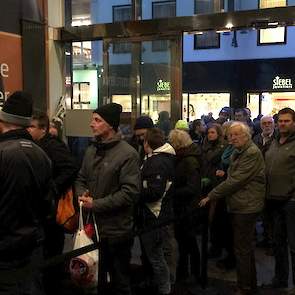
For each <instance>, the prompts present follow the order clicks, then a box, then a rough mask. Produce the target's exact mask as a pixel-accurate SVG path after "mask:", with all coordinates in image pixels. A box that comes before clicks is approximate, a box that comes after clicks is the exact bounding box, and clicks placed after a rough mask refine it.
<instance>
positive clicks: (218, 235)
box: [210, 199, 234, 257]
mask: <svg viewBox="0 0 295 295" xmlns="http://www.w3.org/2000/svg"><path fill="white" fill-rule="evenodd" d="M210 239H211V245H212V247H213V248H216V249H223V248H224V249H226V251H227V254H228V256H230V257H233V256H234V248H233V229H232V224H231V216H230V214H229V213H228V212H227V207H226V202H225V200H224V199H220V200H217V203H216V207H215V213H214V216H213V220H212V223H211V227H210Z"/></svg>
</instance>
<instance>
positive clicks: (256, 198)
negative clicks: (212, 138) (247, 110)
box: [200, 122, 265, 295]
mask: <svg viewBox="0 0 295 295" xmlns="http://www.w3.org/2000/svg"><path fill="white" fill-rule="evenodd" d="M229 136H230V138H231V142H232V145H233V146H234V147H235V150H234V152H233V154H232V157H231V163H230V166H229V169H228V171H227V173H228V175H227V178H226V180H225V181H223V182H222V183H221V184H219V185H218V186H217V187H215V188H214V189H213V190H212V191H211V192H210V193H209V194H208V196H207V197H206V198H204V199H203V200H202V201H201V202H200V206H205V205H206V203H207V202H209V201H210V200H216V199H219V198H226V202H227V206H228V210H229V212H230V213H231V218H232V226H233V231H234V251H235V255H236V260H237V287H238V289H237V291H236V293H235V295H250V294H251V295H253V294H254V293H255V291H256V288H257V279H256V267H255V257H254V247H253V246H252V240H253V237H254V233H255V223H256V218H257V216H258V215H259V213H260V212H261V210H262V209H263V206H264V198H265V173H264V160H263V156H262V153H261V151H260V150H259V149H258V148H257V146H256V145H255V144H254V143H253V142H252V140H251V133H250V130H249V127H248V126H246V125H245V124H244V123H242V122H235V123H233V124H232V125H231V126H230V127H229Z"/></svg>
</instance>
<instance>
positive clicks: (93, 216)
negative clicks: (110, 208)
mask: <svg viewBox="0 0 295 295" xmlns="http://www.w3.org/2000/svg"><path fill="white" fill-rule="evenodd" d="M92 218H93V223H94V229H95V234H96V239H97V242H99V235H98V230H97V223H96V218H95V213H93V212H92Z"/></svg>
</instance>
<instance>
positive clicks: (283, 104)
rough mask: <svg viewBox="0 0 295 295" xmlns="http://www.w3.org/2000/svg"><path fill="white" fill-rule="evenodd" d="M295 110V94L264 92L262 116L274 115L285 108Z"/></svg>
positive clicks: (262, 96)
mask: <svg viewBox="0 0 295 295" xmlns="http://www.w3.org/2000/svg"><path fill="white" fill-rule="evenodd" d="M287 107H288V108H292V109H295V92H264V93H262V95H261V112H262V114H264V115H266V114H271V115H274V114H276V113H278V112H279V110H281V109H283V108H287Z"/></svg>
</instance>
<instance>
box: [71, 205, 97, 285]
mask: <svg viewBox="0 0 295 295" xmlns="http://www.w3.org/2000/svg"><path fill="white" fill-rule="evenodd" d="M93 219H94V223H95V224H94V227H95V230H96V235H97V241H98V233H97V226H96V222H95V218H93ZM91 244H93V241H92V240H91V239H90V238H89V237H88V236H87V234H86V233H85V228H84V223H83V215H82V204H80V218H79V229H78V231H77V233H76V235H75V238H74V250H76V249H79V248H82V247H85V246H88V245H91ZM70 274H71V279H72V281H73V282H74V283H75V284H77V285H79V286H81V287H95V286H97V281H98V250H93V251H91V252H88V253H85V254H82V255H81V256H78V257H75V258H72V259H71V261H70Z"/></svg>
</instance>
